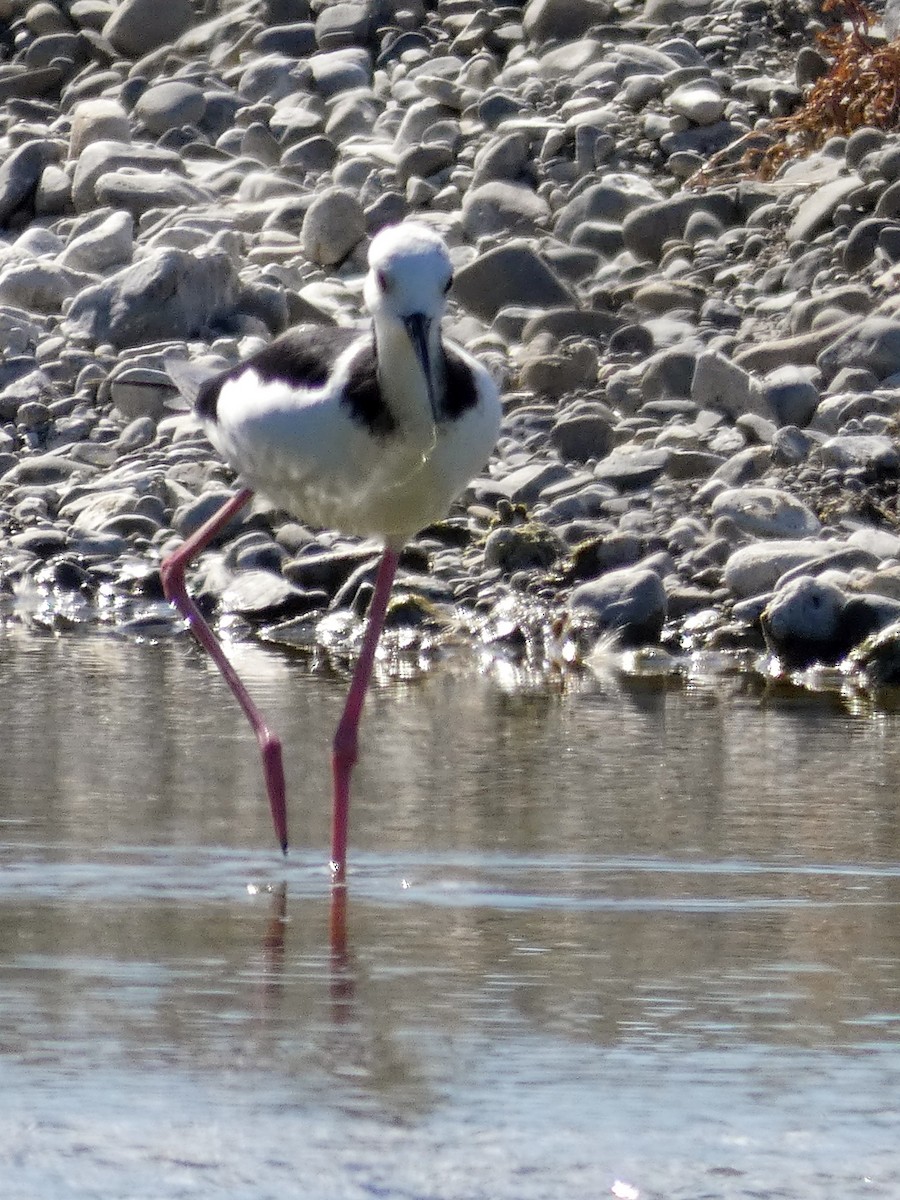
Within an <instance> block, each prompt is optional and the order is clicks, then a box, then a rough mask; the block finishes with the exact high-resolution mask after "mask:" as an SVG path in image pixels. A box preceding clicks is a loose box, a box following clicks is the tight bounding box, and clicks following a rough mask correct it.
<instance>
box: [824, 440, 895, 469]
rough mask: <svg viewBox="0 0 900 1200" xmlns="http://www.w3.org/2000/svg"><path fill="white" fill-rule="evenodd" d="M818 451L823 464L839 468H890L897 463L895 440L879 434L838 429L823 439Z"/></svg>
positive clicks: (893, 467)
mask: <svg viewBox="0 0 900 1200" xmlns="http://www.w3.org/2000/svg"><path fill="white" fill-rule="evenodd" d="M819 453H820V455H821V456H822V462H823V463H824V464H825V466H829V467H840V468H841V469H843V470H848V469H851V468H853V467H863V468H865V469H867V470H878V471H890V472H893V471H896V470H897V468H898V466H900V452H898V450H897V446H896V442H895V440H894V439H893V438H890V437H885V436H883V435H880V434H865V433H859V434H851V433H839V434H836V435H835V436H834V437H831V438H829V439H828V440H827V441H826V442H823V443H822V445H821V446H820V447H819Z"/></svg>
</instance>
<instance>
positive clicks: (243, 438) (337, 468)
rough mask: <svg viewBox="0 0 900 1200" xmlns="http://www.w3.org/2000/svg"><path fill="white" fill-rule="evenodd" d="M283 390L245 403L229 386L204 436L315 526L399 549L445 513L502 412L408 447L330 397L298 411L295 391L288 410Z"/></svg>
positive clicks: (257, 486) (464, 421)
mask: <svg viewBox="0 0 900 1200" xmlns="http://www.w3.org/2000/svg"><path fill="white" fill-rule="evenodd" d="M278 386H279V385H272V387H271V388H264V389H263V390H262V392H261V393H260V397H261V398H260V400H259V401H258V402H257V403H255V405H247V404H246V403H244V402H243V399H241V400H239V399H238V397H237V396H233V395H231V394H230V393H229V390H228V387H227V385H226V387H225V388H223V390H222V394H221V396H220V400H219V420H218V421H217V422H216V424H215V425H213V426H211V427H208V432H209V434H210V437H211V438H212V439H213V441H214V442H215V444H216V445H217V448H218V449H219V450H220V452H221V453H222V454H223V456H224V457H225V458H226V459H227V460H228V461H229V462H230V463H231V465H232V466H233V467H235V469H236V470H238V471H239V472H240V474H241V476H242V477H243V479H244V480H245V481H246V483H247V484H248V485H249V486H250V487H252V488H253V489H254V490H255V491H258V492H259V493H260V494H261V495H263V496H265V497H266V498H267V499H268V500H270V501H271V502H272V503H273V504H275V505H276V506H277V507H279V508H283V509H284V510H285V511H286V512H289V513H291V514H292V515H293V516H295V517H297V518H299V519H300V520H302V521H303V522H304V523H306V524H308V525H312V526H314V527H317V528H325V529H339V530H341V531H342V532H344V533H350V534H356V535H360V536H372V535H376V536H379V537H382V538H384V539H385V540H386V541H389V542H391V543H394V544H399V543H402V542H404V541H406V540H408V539H409V538H410V537H411V536H412V535H413V534H414V533H416V532H417V531H418V530H420V529H422V528H423V527H424V526H426V525H430V524H431V523H432V522H434V521H439V520H442V519H443V518H444V517H445V516H446V515H447V512H448V510H449V508H450V505H451V504H452V502H453V500H454V499H455V498H456V497H457V496H458V495H459V493H460V492H461V491H462V489H463V488H464V487H465V486H466V484H467V483H468V482H469V480H470V479H471V478H472V477H473V475H476V474H477V473H478V472H479V471H480V470H481V469H482V468H483V467H484V464H485V463H486V462H487V459H488V457H489V455H490V452H491V450H492V449H493V446H494V443H495V441H496V438H497V431H498V423H499V405H479V406H476V407H475V408H473V409H471V410H469V411H468V412H466V413H465V414H464V415H463V416H461V417H460V418H458V419H457V420H454V421H447V422H442V423H441V424H440V425H438V426H436V427H434V429H433V430H431V431H429V434H428V437H427V440H425V439H423V438H419V439H417V440H414V441H412V442H411V441H410V439H409V438H408V437H407V436H403V435H402V434H401V433H400V432H395V433H391V434H386V435H383V436H374V435H373V434H372V433H370V432H369V431H368V430H367V429H366V428H365V427H363V426H360V425H358V424H356V423H354V422H353V421H352V420H350V419H349V418H348V417H347V416H346V414H345V413H344V411H343V410H342V409H341V408H340V406H339V405H337V404H335V403H334V401H333V399H330V398H323V399H321V400H316V399H311V400H310V402H308V403H304V404H301V405H298V404H297V396H296V393H293V394H291V396H290V398H289V399H290V403H289V404H287V403H285V402H284V401H285V399H286V397H285V396H284V394H282V395H281V396H279V394H278ZM267 393H268V395H267Z"/></svg>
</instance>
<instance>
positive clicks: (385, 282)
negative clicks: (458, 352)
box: [364, 221, 453, 419]
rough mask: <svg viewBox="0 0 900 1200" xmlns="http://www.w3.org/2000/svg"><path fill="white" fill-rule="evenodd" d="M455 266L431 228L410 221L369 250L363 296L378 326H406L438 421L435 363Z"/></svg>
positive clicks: (384, 231)
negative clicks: (438, 336) (437, 338)
mask: <svg viewBox="0 0 900 1200" xmlns="http://www.w3.org/2000/svg"><path fill="white" fill-rule="evenodd" d="M452 282H453V266H452V264H451V262H450V255H449V253H448V251H447V247H446V245H445V243H444V240H443V238H441V237H440V236H439V235H438V234H437V233H435V232H434V231H433V230H431V229H429V228H428V226H426V225H420V224H417V223H416V222H414V221H405V222H403V223H402V224H400V225H391V226H388V228H386V229H382V230H381V232H380V233H378V234H377V235H376V236H375V238H373V240H372V245H371V246H370V248H369V273H368V275H367V276H366V283H365V289H364V296H365V301H366V305H367V306H368V309H369V311H370V312H371V314H372V316H373V318H374V319H375V323H376V325H381V326H382V327H384V326H393V327H394V328H395V329H396V330H397V331H398V332H399V331H400V329H401V328H402V329H403V330H405V332H406V335H407V337H408V338H409V340H410V342H411V343H412V347H413V350H414V352H415V355H416V358H417V359H418V361H419V364H420V365H421V368H422V372H423V374H424V376H425V379H426V380H427V381H428V388H429V394H430V398H431V405H432V409H433V411H434V414H435V419H437V409H438V399H437V396H436V394H435V391H436V389H435V371H436V369H437V366H438V365H437V364H436V363H435V361H434V356H435V350H436V347H437V340H436V337H437V332H438V330H439V328H440V322H441V318H442V317H443V315H444V310H445V309H446V307H447V293H448V292H449V291H450V285H451V284H452Z"/></svg>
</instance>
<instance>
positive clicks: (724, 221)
mask: <svg viewBox="0 0 900 1200" xmlns="http://www.w3.org/2000/svg"><path fill="white" fill-rule="evenodd" d="M696 212H704V213H707V214H709V215H710V216H711V217H714V218H715V219H716V220H717V221H718V222H719V223H720V224H721V225H722V226H723V228H730V226H732V225H734V224H736V223H737V222H738V220H739V218H740V214H739V211H738V208H737V204H736V202H735V200H734V199H733V198H732V197H731V196H729V195H727V194H726V193H724V192H709V193H705V194H704V193H696V194H689V195H683V194H679V195H676V196H673V197H672V198H671V199H668V200H659V201H657V202H656V203H654V204H645V205H644V206H643V207H642V208H638V209H636V210H635V211H634V212H631V213H629V214H628V215H627V216H626V217H625V219H624V220H623V222H622V234H623V237H624V239H625V246H626V249H628V250H630V251H631V253H632V254H633V255H634V256H635V258H637V259H638V260H640V261H647V260H649V261H652V262H658V261H659V259H660V256H661V254H662V248H663V244H664V243H665V242H667V241H669V240H670V239H672V238H680V237H681V236H682V235H683V234H684V230H685V227H686V225H687V223H688V220H689V219H690V217H691V216H692V215H693V214H694V213H696Z"/></svg>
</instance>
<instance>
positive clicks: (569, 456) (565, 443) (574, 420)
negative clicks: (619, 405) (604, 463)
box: [550, 413, 613, 462]
mask: <svg viewBox="0 0 900 1200" xmlns="http://www.w3.org/2000/svg"><path fill="white" fill-rule="evenodd" d="M612 442H613V423H612V421H611V420H610V419H609V418H608V417H606V416H604V415H603V414H601V413H577V414H574V415H572V416H563V417H560V419H559V420H558V421H557V422H556V424H555V425H554V426H553V428H552V429H551V430H550V444H551V445H552V446H553V448H554V449H555V450H556V452H557V453H558V454H559V456H560V458H562V459H564V460H566V461H569V462H587V461H588V459H591V458H605V457H606V455H607V454H609V452H610V450H611V448H612Z"/></svg>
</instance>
